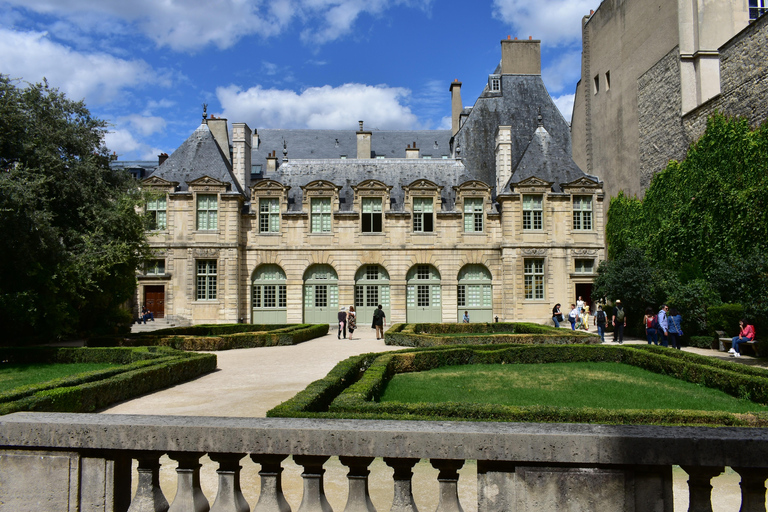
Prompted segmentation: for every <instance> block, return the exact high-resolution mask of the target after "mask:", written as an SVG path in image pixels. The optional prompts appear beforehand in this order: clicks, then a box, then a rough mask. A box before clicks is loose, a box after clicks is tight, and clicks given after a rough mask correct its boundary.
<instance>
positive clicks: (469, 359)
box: [267, 345, 768, 426]
mask: <svg viewBox="0 0 768 512" xmlns="http://www.w3.org/2000/svg"><path fill="white" fill-rule="evenodd" d="M367 356H368V357H370V355H367ZM361 357H363V356H361ZM352 359H354V358H350V360H347V362H348V363H347V364H351V365H352V366H354V367H355V369H356V371H357V372H358V374H359V372H360V371H363V367H364V366H365V365H368V368H367V371H365V372H364V373H363V374H362V376H361V377H360V378H352V376H351V375H350V374H344V380H343V381H342V380H341V378H340V375H341V373H335V372H336V369H334V371H332V372H331V373H329V374H328V376H327V377H326V379H323V380H322V381H317V382H316V383H314V384H318V383H322V386H321V387H322V389H323V390H324V394H323V396H322V398H320V397H319V396H317V395H313V394H312V393H313V391H311V390H310V388H307V389H306V390H304V391H302V392H301V393H300V395H302V394H303V395H302V397H301V400H296V398H298V397H299V395H297V397H294V399H292V400H289V401H288V402H286V403H284V404H282V405H280V406H278V407H276V408H275V409H272V410H271V411H269V412H268V413H267V415H268V416H282V417H299V416H301V417H325V418H356V419H420V420H487V421H533V422H586V423H629V424H687V425H719V426H724V425H734V426H735V425H738V426H768V414H765V413H749V414H733V413H724V412H708V411H675V410H663V409H660V410H633V409H625V410H607V409H597V408H568V407H565V408H564V407H545V406H537V407H511V406H499V405H490V404H485V405H477V404H466V403H440V404H435V403H427V404H399V403H383V404H382V403H378V402H376V400H378V398H379V396H380V395H381V393H382V392H383V390H384V388H385V387H386V384H387V382H388V381H389V379H390V378H391V377H392V376H393V375H394V374H396V373H404V372H415V371H426V370H430V369H434V368H438V367H441V366H452V365H461V364H526V363H548V362H587V361H589V362H618V363H624V364H630V365H632V366H637V367H639V368H643V369H645V370H648V371H652V372H654V373H659V374H663V375H669V376H672V377H675V378H678V379H681V380H684V381H687V382H692V383H697V384H701V385H704V386H708V387H711V388H715V389H720V390H722V391H724V392H726V393H728V394H730V395H732V396H735V397H738V398H743V399H748V400H752V401H754V402H757V403H761V404H768V371H766V370H763V369H760V368H753V367H746V366H743V365H738V366H736V364H735V363H731V362H727V361H721V360H718V359H713V358H710V357H705V356H698V355H696V354H689V353H685V352H680V351H676V350H669V349H665V348H662V347H656V346H647V345H641V346H636V347H635V346H623V347H613V346H610V347H609V346H593V345H568V346H551V345H535V346H520V345H508V346H489V345H486V346H463V347H439V348H428V349H411V350H405V351H399V352H390V353H387V354H383V355H380V356H378V357H376V358H375V359H373V360H372V361H370V359H365V364H361V363H362V361H358V360H355V361H354V362H352V361H351V360H352ZM314 384H313V385H314ZM341 388H345V389H344V390H343V391H342V392H341V393H340V394H338V396H336V397H335V398H332V397H331V395H332V394H333V392H334V391H335V390H337V389H341ZM316 389H318V388H315V390H316ZM329 402H330V403H329ZM302 403H312V410H310V409H308V408H302Z"/></svg>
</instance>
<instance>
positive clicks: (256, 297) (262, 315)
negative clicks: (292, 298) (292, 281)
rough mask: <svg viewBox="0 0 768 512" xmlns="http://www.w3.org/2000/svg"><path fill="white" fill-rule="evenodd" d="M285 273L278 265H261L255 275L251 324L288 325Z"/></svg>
mask: <svg viewBox="0 0 768 512" xmlns="http://www.w3.org/2000/svg"><path fill="white" fill-rule="evenodd" d="M285 281H286V278H285V272H283V269H282V268H280V267H279V266H277V265H261V266H259V267H258V268H257V269H256V271H255V272H254V273H253V281H252V287H251V323H254V324H285V323H288V309H287V307H286V292H285Z"/></svg>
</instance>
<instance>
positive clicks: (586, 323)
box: [584, 304, 589, 331]
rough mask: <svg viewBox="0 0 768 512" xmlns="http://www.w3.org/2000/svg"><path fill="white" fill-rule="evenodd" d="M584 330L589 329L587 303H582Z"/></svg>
mask: <svg viewBox="0 0 768 512" xmlns="http://www.w3.org/2000/svg"><path fill="white" fill-rule="evenodd" d="M584 330H585V331H588V330H589V304H584Z"/></svg>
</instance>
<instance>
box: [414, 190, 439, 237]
mask: <svg viewBox="0 0 768 512" xmlns="http://www.w3.org/2000/svg"><path fill="white" fill-rule="evenodd" d="M433 213H434V206H433V201H432V198H431V197H414V198H413V231H414V232H416V233H431V232H433V231H434V230H435V224H434V218H433V216H432V215H433Z"/></svg>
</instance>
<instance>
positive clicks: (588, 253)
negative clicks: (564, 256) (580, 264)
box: [573, 249, 597, 256]
mask: <svg viewBox="0 0 768 512" xmlns="http://www.w3.org/2000/svg"><path fill="white" fill-rule="evenodd" d="M573 255H574V256H597V251H596V250H595V249H574V250H573Z"/></svg>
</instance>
